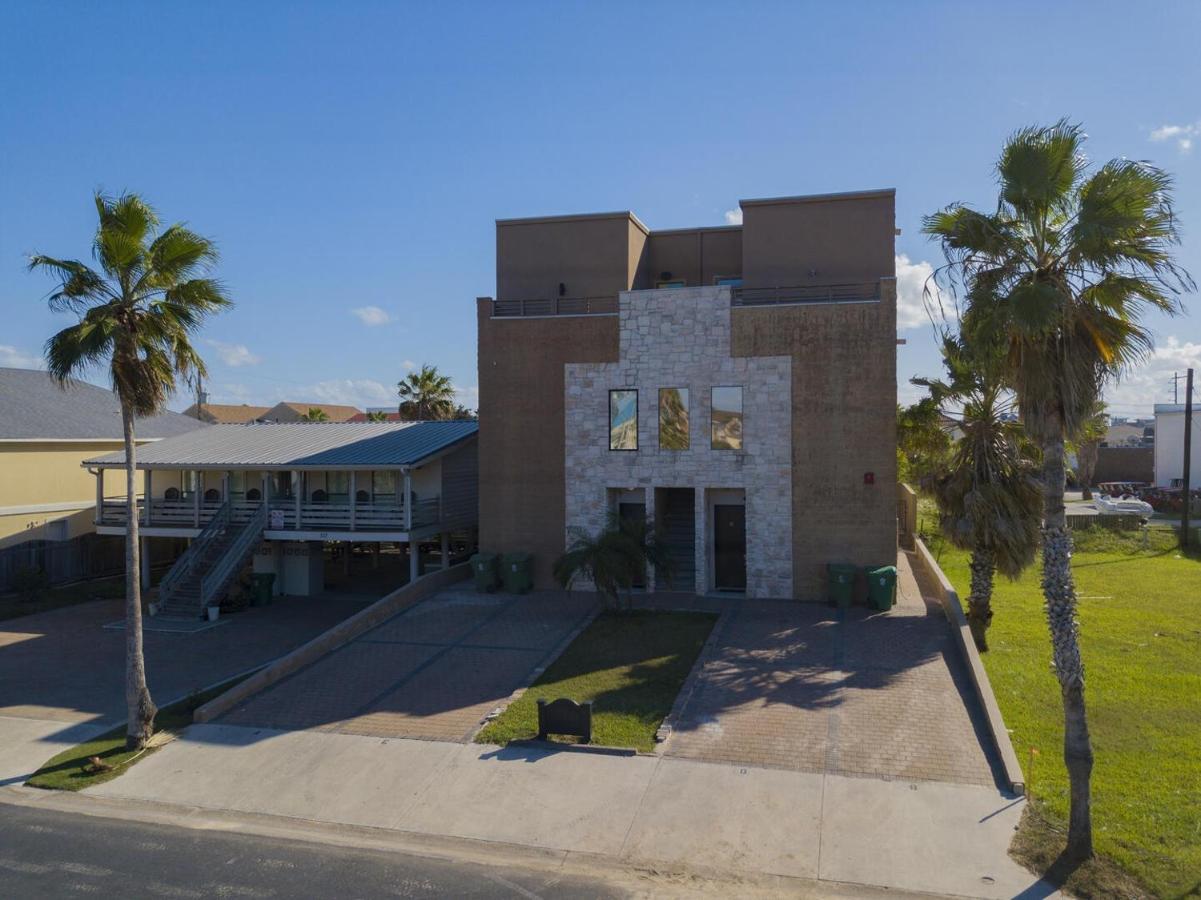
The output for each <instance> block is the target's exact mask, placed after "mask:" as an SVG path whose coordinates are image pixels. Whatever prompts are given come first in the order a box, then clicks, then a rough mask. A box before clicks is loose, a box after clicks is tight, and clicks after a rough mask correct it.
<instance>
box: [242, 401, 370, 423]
mask: <svg viewBox="0 0 1201 900" xmlns="http://www.w3.org/2000/svg"><path fill="white" fill-rule="evenodd" d="M311 409H319V410H321V411H322V412H323V413H325V421H327V422H349V421H351V420H352V419H353V418H354V417H355V416H357V415H360V414H361V413H362V410H360V409H359V408H358V407H357V406H341V405H339V404H336V403H292V402H291V401H288V400H285V401H283V402H282V403H277V404H275V405H274V406H273V407H271V408H270V409H268V410H267V411H266V412H263V413H261V414H260V415H259V416H257V417H256V419H255V421H256V422H282V423H287V422H304V421H306V419H305V416H307V415H308V413H309V410H311Z"/></svg>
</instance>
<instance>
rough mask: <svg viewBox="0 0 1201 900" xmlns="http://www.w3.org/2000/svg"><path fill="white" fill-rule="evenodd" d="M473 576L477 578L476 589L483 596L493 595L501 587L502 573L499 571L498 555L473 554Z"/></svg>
mask: <svg viewBox="0 0 1201 900" xmlns="http://www.w3.org/2000/svg"><path fill="white" fill-rule="evenodd" d="M471 574H472V576H473V577H474V578H475V589H476V590H477V591H479V592H480V593H481V594H485V593H491V592H492V591H494V590H496V589H497V588H498V587H500V572H498V571H497V557H496V554H495V553H475V554H472V557H471Z"/></svg>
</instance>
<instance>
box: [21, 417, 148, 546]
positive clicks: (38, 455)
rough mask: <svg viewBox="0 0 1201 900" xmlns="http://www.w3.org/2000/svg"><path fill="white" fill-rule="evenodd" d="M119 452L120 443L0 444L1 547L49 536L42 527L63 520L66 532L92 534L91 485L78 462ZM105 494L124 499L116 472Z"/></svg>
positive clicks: (93, 485)
mask: <svg viewBox="0 0 1201 900" xmlns="http://www.w3.org/2000/svg"><path fill="white" fill-rule="evenodd" d="M120 449H121V442H120V441H89V442H86V443H74V442H71V443H68V442H55V441H47V442H37V443H5V442H0V547H3V546H9V545H11V544H15V543H20V542H21V541H27V540H38V539H45V538H48V537H51V536H52V535H51V534H50V533H49V529H47V528H46V523H48V522H54V521H57V520H60V519H66V520H67V534H66V535H61V534H56V535H53V536H55V537H58V536H65V537H68V538H72V537H75V536H76V535H79V534H84V533H86V532H89V531H92V530H93V527H92V507H93V505H94V504H95V502H96V481H95V479H94V478H93V477H92V476H91V475H90V474H88V471H87V470H86V469H84V468H83V467H82V466H80V463H81V462H82V461H83V460H85V459H89V458H91V457H94V456H99V455H101V454H104V453H112V452H113V451H114V450H120ZM104 493H105V496H107V497H114V496H124V495H125V489H124V479H123V477H122V475H121V473H119V472H110V473H109V474H108V475H107V477H106V478H105V490H104ZM67 503H70V504H73V505H72V507H71V508H68V509H56V510H45V511H42V510H30V509H27V508H28V507H34V506H39V505H45V504H60V505H61V504H67Z"/></svg>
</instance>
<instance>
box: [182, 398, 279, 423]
mask: <svg viewBox="0 0 1201 900" xmlns="http://www.w3.org/2000/svg"><path fill="white" fill-rule="evenodd" d="M270 408H271V407H269V406H247V405H246V404H245V403H241V404H233V403H199V404H197V403H193V404H192V405H191V406H189V407H188V408H187V409H185V410H184V411H183V413H182V415H185V416H188V417H189V418H192V419H199V420H200V421H202V422H208V423H209V424H210V425H248V424H250V423H251V422H253V421H255V420H256V419H258V418H259V417H260V416H262V415H263V414H264V413H266V412H267V411H268V410H269V409H270Z"/></svg>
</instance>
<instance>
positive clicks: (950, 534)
mask: <svg viewBox="0 0 1201 900" xmlns="http://www.w3.org/2000/svg"><path fill="white" fill-rule="evenodd" d="M999 349H1000V348H999V347H998V346H997V344H996V342H992V345H991V346H985V347H977V348H971V347H969V346H968V345H967V344H966V343H965V342H964V341H963V340H962V339H958V340H957V339H955V338H952V337H950V336H944V338H943V360H944V362H945V364H946V367H947V373H948V376H949V377H948V380H947V381H945V382H944V381H934V380H929V379H923V378H914V379H912V381H913V383H914V384H917V385H919V386H923V387H927V388H929V389H930V393H931V399H932V400H933V402H934V403H935V404H937V405H938V406H939V408H940V411H941V412H942V414H943V415H946V416H948V417H950V418H955V415H954V414H953V413H951V412H950V411H948V410H947V409H946V408H945V406H944V405H945V404H953V405H957V406H960V407H962V408H961V411H960V412H959V414H958V424H959V429H960V431H961V432H962V435H963V436H962V437H960V438H959V440H958V441H957V442H956V443H955V446H954V447H953V448H952V451H951V454H950V456H949V458H948V459H947V461H946V462H945V463H943V464H942V465H941V466H940V468H939V470H938V471H936V473H935V475H934V477H933V479H932V486H933V491H934V497H935V500H936V501H937V503H938V509H939V525H940V527H941V529H942V532H943V534H945V535H946V536H947V539H948V540H950V541H951V543H952V544H954V545H955V546H956V547H960V548H962V549H964V550H967V551H969V552H970V553H971V561H970V563H969V569H970V571H971V590H970V592H969V593H968V598H967V605H968V609H967V622H968V627H969V628H970V629H971V632H972V638H973V639H974V640H975V642H976V646H977V647H978V648H979V649H980V650H982V651H983V650H988V639H987V632H988V626H989V624H990V623H991V622H992V616H993V613H992V592H993V580H994V577H995V574H996V572H997V571H1000V572H1001V574H1002V575H1004V576H1006V577H1007V578H1011V579H1012V578H1017V577H1018V576H1019V575H1020V574H1021V573H1022V570H1023V569H1025V568H1026V567H1027V566H1029V565H1030V563H1032V562H1033V561H1034V553H1035V550H1036V548H1037V547H1038V526H1039V507H1040V505H1041V502H1042V490H1041V486H1040V484H1039V481H1038V478H1037V474H1036V472H1037V464H1036V461H1035V454H1034V453H1033V447H1032V446H1031V445H1030V442H1029V440H1027V439H1026V438H1025V436H1024V435H1023V433H1022V427H1021V425H1020V424H1018V423H1016V422H1013V421H1011V420H1010V419H1008V417H1007V415H1006V414H1007V413H1008V412H1009V411H1010V408H1011V406H1012V401H1011V400H1010V398H1009V395H1008V394H1007V392H1006V391H1005V388H1004V382H1003V381H1002V377H1003V368H1002V363H1003V361H1004V360H1003V358H1002V357H1001V356H1000V354H999V352H997V351H998V350H999Z"/></svg>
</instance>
